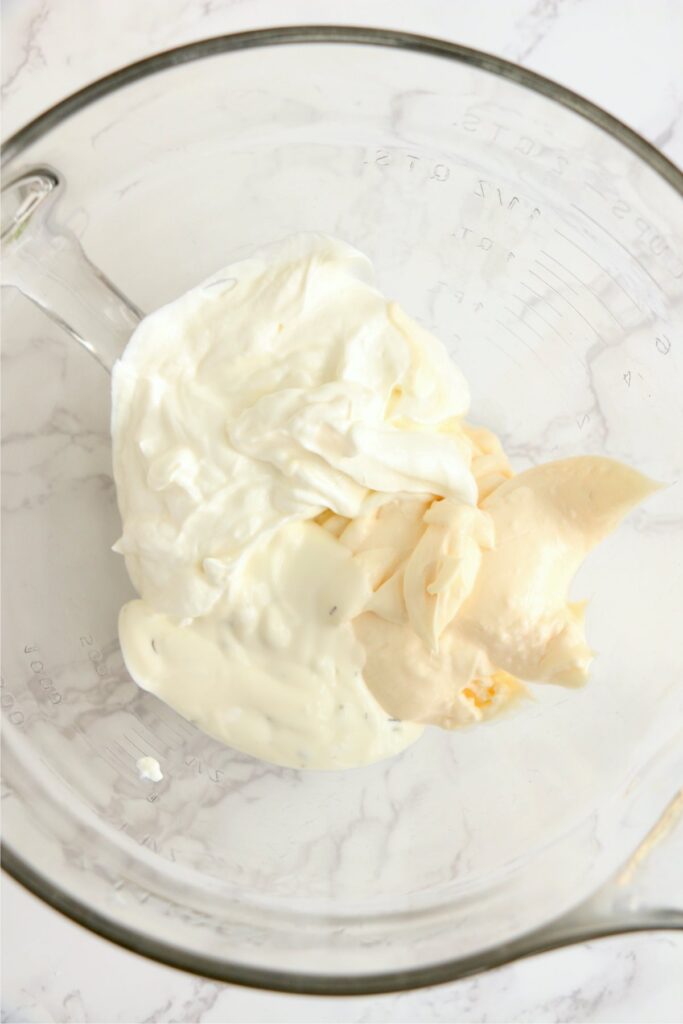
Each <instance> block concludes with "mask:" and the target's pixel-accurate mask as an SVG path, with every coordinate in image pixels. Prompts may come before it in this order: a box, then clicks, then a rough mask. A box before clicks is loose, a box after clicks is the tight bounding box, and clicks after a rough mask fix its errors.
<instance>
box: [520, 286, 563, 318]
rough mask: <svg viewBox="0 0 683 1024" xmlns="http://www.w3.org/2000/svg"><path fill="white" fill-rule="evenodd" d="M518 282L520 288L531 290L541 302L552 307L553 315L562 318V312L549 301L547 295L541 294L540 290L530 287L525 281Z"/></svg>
mask: <svg viewBox="0 0 683 1024" xmlns="http://www.w3.org/2000/svg"><path fill="white" fill-rule="evenodd" d="M519 283H520V285H521V286H522V288H526V290H527V291H529V292H531V294H532V295H535V296H536V298H537V299H540V300H541V302H543V303H545V305H546V306H548V308H549V309H552V311H553V313H554V314H555V316H557V317H558V318H559V319H560V320H561V319H562V313H561V312H560V311H559V309H557V308H556V307H555V306H553V304H552V302H551V301H550V299H549V298H548V296H547V295H543V293H542V292H537V291H536V289H535V288H532V287H531V285H530V284H527V283H526V281H520V282H519Z"/></svg>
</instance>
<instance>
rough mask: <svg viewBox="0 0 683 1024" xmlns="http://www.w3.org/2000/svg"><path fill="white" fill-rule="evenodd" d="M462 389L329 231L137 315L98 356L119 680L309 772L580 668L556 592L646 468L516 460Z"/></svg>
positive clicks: (580, 672)
mask: <svg viewBox="0 0 683 1024" xmlns="http://www.w3.org/2000/svg"><path fill="white" fill-rule="evenodd" d="M468 409H469V393H468V388H467V384H466V382H465V380H464V378H463V376H462V374H461V373H460V371H459V370H458V369H457V367H455V366H454V365H453V363H452V362H451V361H450V359H449V358H448V355H447V353H446V350H445V348H444V347H443V345H441V343H440V342H439V341H438V340H437V339H436V338H435V337H433V336H432V335H431V334H429V332H427V331H426V330H425V329H424V328H422V327H421V326H420V325H418V324H417V323H415V322H414V321H413V320H411V319H410V318H409V317H408V316H407V314H406V313H405V312H403V310H401V308H400V307H399V306H397V305H396V303H394V302H388V301H387V300H386V299H385V298H384V297H383V296H382V294H381V293H380V292H379V291H378V290H377V288H376V287H375V286H374V280H373V272H372V267H371V265H370V263H369V262H368V260H367V259H366V258H365V257H363V256H362V255H361V254H360V253H358V252H357V251H356V250H355V249H353V248H352V247H351V246H348V245H345V244H344V243H341V242H337V241H335V240H333V239H329V238H325V237H323V236H298V237H296V238H294V239H290V240H288V241H287V242H285V243H283V244H281V245H279V246H276V247H274V248H271V249H269V250H265V251H264V252H262V253H259V254H257V255H256V256H254V257H252V258H250V259H247V260H244V261H242V262H240V263H237V264H234V265H233V266H231V267H228V268H226V269H225V270H223V271H221V272H220V273H218V274H216V275H215V276H214V277H213V278H211V279H210V280H209V281H206V282H205V283H204V284H202V285H200V286H198V287H197V288H195V289H193V290H192V291H191V292H189V293H188V294H187V295H185V296H182V297H181V298H180V299H178V300H177V301H176V302H174V303H172V304H171V305H169V306H167V307H164V308H163V309H161V310H159V311H157V312H156V313H154V314H152V315H151V316H150V317H148V318H146V319H145V320H144V321H143V322H142V323H141V324H140V326H139V327H138V329H137V331H136V332H135V334H134V336H133V338H132V339H131V342H130V344H129V345H128V348H127V350H126V352H125V354H124V356H123V358H122V359H121V360H120V362H119V363H118V364H117V366H116V368H115V370H114V375H113V415H112V433H113V447H114V474H115V479H116V486H117V495H118V501H119V507H120V510H121V516H122V520H123V532H122V536H121V538H120V540H119V542H118V543H117V545H116V549H117V550H118V551H120V552H121V553H122V554H123V555H124V557H125V559H126V564H127V567H128V570H129V573H130V576H131V579H132V581H133V583H134V585H135V587H136V589H137V591H138V593H139V595H140V598H139V600H134V601H131V602H129V603H128V604H127V605H126V606H125V607H124V608H123V609H122V611H121V615H120V620H119V633H120V638H121V646H122V650H123V655H124V658H125V661H126V664H127V666H128V669H129V670H130V672H131V675H132V676H133V678H134V679H135V680H136V681H137V682H138V683H139V684H140V685H141V686H142V687H144V688H145V689H148V690H150V691H151V692H153V693H154V694H156V695H157V696H159V697H160V698H161V699H163V700H165V701H166V702H167V703H169V704H170V705H171V706H172V707H174V708H175V709H176V710H178V711H179V712H180V713H181V714H182V715H184V716H185V717H186V718H188V719H190V720H191V721H193V722H196V723H197V724H198V725H199V726H200V727H201V728H202V729H204V730H205V731H206V732H208V733H210V734H212V735H213V736H215V737H217V738H218V739H220V740H222V741H223V742H225V743H227V744H229V745H230V746H233V747H236V748H237V749H239V750H242V751H244V752H246V753H249V754H253V755H254V756H256V757H259V758H262V759H264V760H266V761H273V762H275V763H277V764H282V765H288V766H292V767H296V768H318V769H319V768H324V769H334V768H349V767H354V766H358V765H362V764H367V763H370V762H372V761H376V760H379V759H381V758H384V757H388V756H391V755H394V754H396V753H398V752H400V751H401V750H402V749H404V748H405V747H406V746H408V745H409V744H410V743H412V742H414V741H415V740H416V739H417V738H418V737H419V735H420V734H421V732H422V727H423V724H425V723H434V724H438V725H441V726H444V727H446V728H454V727H456V726H460V725H466V724H469V723H472V722H478V721H481V720H483V719H486V718H490V717H492V716H493V715H496V714H498V713H500V712H501V711H503V710H504V709H505V708H507V707H509V706H510V705H511V704H512V703H514V702H516V701H518V700H519V699H520V697H522V696H523V695H524V693H525V688H524V685H523V683H522V682H520V680H522V679H523V680H525V681H543V682H552V683H560V684H563V685H570V686H573V685H577V684H579V683H581V682H583V680H584V679H585V678H586V674H587V670H588V665H589V663H590V660H591V657H592V654H591V651H590V648H589V647H588V645H587V643H586V640H585V636H584V625H583V619H584V611H585V608H584V605H583V604H581V603H579V604H572V603H569V602H568V601H567V588H568V586H569V584H570V582H571V579H572V577H573V575H574V573H575V571H576V569H577V568H578V566H579V564H580V562H581V560H582V559H583V558H584V556H585V555H586V554H587V553H588V552H589V551H590V550H591V548H593V547H594V546H595V544H597V543H598V542H599V541H600V540H601V539H602V538H603V537H604V536H605V535H606V534H607V533H609V531H610V530H612V529H614V528H615V526H616V525H617V524H618V522H619V521H620V519H621V518H622V517H623V516H624V515H625V514H626V512H628V510H629V509H630V508H631V507H632V506H633V505H634V504H636V503H637V502H639V501H641V500H643V499H644V498H645V497H647V495H648V494H650V493H651V491H652V490H653V489H654V488H655V486H656V485H654V484H653V483H652V482H651V481H649V480H647V479H646V478H645V477H643V476H642V475H641V474H639V473H637V472H636V471H635V470H632V469H629V468H628V467H626V466H623V465H621V464H620V463H617V462H613V461H611V460H609V459H603V458H593V457H591V458H577V459H567V460H564V461H561V462H555V463H549V464H548V465H545V466H539V467H537V468H535V469H531V470H528V471H526V472H524V473H521V474H520V475H519V476H516V477H515V476H513V474H512V470H511V468H510V466H509V463H508V461H507V459H506V457H505V454H504V453H503V450H502V448H501V445H500V442H499V441H498V439H497V438H496V437H495V435H494V434H492V433H491V432H490V431H489V430H487V429H485V428H483V427H473V426H471V425H470V424H468V423H467V422H466V420H465V416H466V414H467V412H468Z"/></svg>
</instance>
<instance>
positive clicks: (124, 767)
mask: <svg viewBox="0 0 683 1024" xmlns="http://www.w3.org/2000/svg"><path fill="white" fill-rule="evenodd" d="M102 750H103V751H104V753H106V754H108V755H109V759H110V761H112V762H113V766H114V768H117V769H118V770H119V771H122V772H124V773H130V774H131V775H132V774H133V770H132V766H131V765H129V764H127V763H126V761H125V760H124V758H123V757H121V756H120V755H119V754H117V752H116V751H115V750H112V749H111V747H102Z"/></svg>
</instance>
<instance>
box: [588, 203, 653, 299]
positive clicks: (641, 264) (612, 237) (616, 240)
mask: <svg viewBox="0 0 683 1024" xmlns="http://www.w3.org/2000/svg"><path fill="white" fill-rule="evenodd" d="M570 205H571V207H572V208H573V209H574V210H576V211H577V212H578V213H580V214H582V215H583V216H584V217H585V218H586V220H589V221H590V222H591V224H594V225H595V226H596V228H600V230H601V231H604V232H605V234H606V235H607V237H608V238H611V239H612V241H613V242H614V243H615V245H618V246H619V248H620V249H623V251H624V252H625V253H626V255H627V256H628V257H629V258H630V259H632V260H633V261H634V263H637V264H638V266H639V267H640V269H641V270H642V271H643V273H644V274H647V276H648V277H649V278H650V280H651V281H652V283H653V285H655V287H656V288H658V289H659V291H660V292H661V293H662V295H666V292H665V291H664V289H663V288H662V286H661V284H660V283H659V281H658V280H657V278H656V277H653V276H652V274H651V272H650V271H649V270H648V269H647V267H646V266H645V264H644V263H643V262H642V260H639V259H638V257H637V256H636V255H635V254H634V253H632V252H631V250H630V249H629V248H627V246H625V245H624V243H623V242H622V241H620V240H619V239H618V238H617V236H616V235H614V234H612V232H611V231H610V230H609V228H606V227H605V225H604V224H601V223H600V221H599V220H596V219H595V217H591V215H590V213H586V211H585V210H582V209H581V207H580V206H577V205H576V203H571V204H570Z"/></svg>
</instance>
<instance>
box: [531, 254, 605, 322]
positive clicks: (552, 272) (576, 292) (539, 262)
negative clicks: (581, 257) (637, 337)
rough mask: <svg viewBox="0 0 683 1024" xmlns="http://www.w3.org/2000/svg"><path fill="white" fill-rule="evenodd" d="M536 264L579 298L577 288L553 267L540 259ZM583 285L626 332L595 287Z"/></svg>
mask: <svg viewBox="0 0 683 1024" xmlns="http://www.w3.org/2000/svg"><path fill="white" fill-rule="evenodd" d="M534 263H536V264H537V266H539V267H541V269H542V270H545V272H546V273H547V274H552V275H553V277H556V278H557V280H558V281H561V282H562V284H564V285H566V286H567V288H569V289H570V291H572V292H573V293H574V295H576V297H577V298H578V297H579V292H578V291H577V290H576V288H574V286H573V285H572V284H570V282H569V281H566V280H565V279H564V278H563V277H562V276H561V275H560V274H558V273H556V271H554V270H553V269H552V267H547V266H546V265H545V263H543V262H542V260H538V259H536V260H534ZM581 283H582V284H583V287H584V288H585V289H586V291H587V292H588V294H589V295H592V296H593V298H594V299H595V300H596V302H599V303H600V305H601V306H602V308H603V309H604V310H605V312H606V313H607V314H608V315H609V316H611V317H612V319H613V320H614V322H615V324H616V325H617V327H618V328H619V330H621V331H623V330H625V328H624V325H623V324H622V322H621V320H619V319H618V317H617V316H616V315H615V314H614V313H613V312H612V310H611V309H610V308H609V306H608V305H607V303H606V302H605V301H604V299H603V298H602V297H601V296H600V295H599V294H598V293H597V292H596V291H595V290H594V288H593V286H592V285H590V284H588V283H587V282H586V281H582V282H581Z"/></svg>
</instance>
